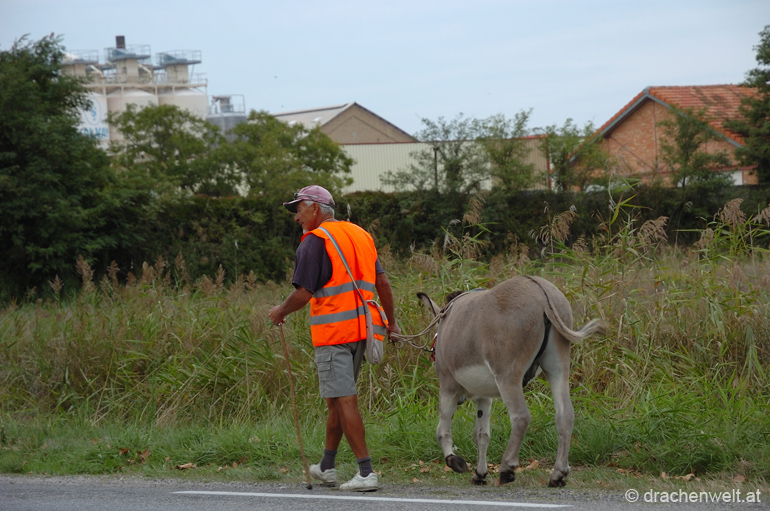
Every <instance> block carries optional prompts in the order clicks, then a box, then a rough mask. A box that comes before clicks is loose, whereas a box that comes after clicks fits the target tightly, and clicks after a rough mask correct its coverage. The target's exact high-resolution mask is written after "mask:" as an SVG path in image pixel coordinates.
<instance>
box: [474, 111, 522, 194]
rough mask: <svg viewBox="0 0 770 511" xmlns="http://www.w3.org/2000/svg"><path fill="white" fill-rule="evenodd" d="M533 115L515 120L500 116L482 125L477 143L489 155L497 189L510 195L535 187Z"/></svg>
mask: <svg viewBox="0 0 770 511" xmlns="http://www.w3.org/2000/svg"><path fill="white" fill-rule="evenodd" d="M531 113H532V111H531V110H530V111H527V112H524V111H522V112H519V113H517V114H516V115H515V116H514V118H513V119H507V118H506V117H505V116H504V115H502V114H498V115H493V116H492V117H489V118H488V119H485V120H483V121H481V123H480V128H481V129H480V133H479V134H478V138H477V140H478V141H479V142H480V143H481V145H482V146H483V147H484V149H485V150H486V152H487V157H488V159H489V163H490V165H491V166H490V173H491V176H492V178H493V179H495V185H496V186H500V187H501V188H503V189H504V190H505V191H506V192H507V193H516V192H519V191H522V190H527V189H529V188H531V187H532V185H533V184H534V183H535V179H536V177H537V176H535V164H534V163H531V162H528V159H529V156H530V154H529V153H530V150H531V149H530V147H529V146H528V145H527V142H526V139H525V137H527V136H528V135H529V130H528V129H527V123H528V122H529V116H530V114H531Z"/></svg>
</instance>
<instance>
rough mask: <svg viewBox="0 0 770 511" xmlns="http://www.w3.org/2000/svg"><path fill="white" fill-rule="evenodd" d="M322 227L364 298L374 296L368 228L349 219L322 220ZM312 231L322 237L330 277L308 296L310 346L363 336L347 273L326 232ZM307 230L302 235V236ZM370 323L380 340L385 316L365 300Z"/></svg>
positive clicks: (362, 321)
mask: <svg viewBox="0 0 770 511" xmlns="http://www.w3.org/2000/svg"><path fill="white" fill-rule="evenodd" d="M323 228H324V229H326V230H327V231H329V233H330V234H331V235H332V236H333V237H334V240H335V241H336V242H337V245H338V246H339V247H340V250H342V253H343V254H344V255H345V259H346V260H347V262H348V266H349V267H350V271H351V273H352V274H353V277H354V278H355V279H356V283H357V284H358V288H359V289H360V290H361V294H362V295H363V297H364V299H365V300H373V299H374V291H375V285H374V283H375V279H376V273H375V270H374V264H375V262H376V261H377V249H376V248H375V247H374V240H372V237H371V236H370V235H369V233H368V232H366V231H365V230H363V229H362V228H361V227H359V226H357V225H355V224H352V223H350V222H324V223H323ZM311 233H312V234H314V235H316V236H318V237H319V238H321V239H323V240H324V243H325V245H326V253H327V254H329V259H331V262H332V277H331V278H330V279H329V282H327V283H326V285H325V286H324V287H322V288H321V289H318V290H316V292H315V293H313V297H312V298H311V299H310V334H311V337H312V339H313V346H331V345H334V344H344V343H348V342H356V341H360V340H362V339H366V319H365V316H364V309H363V304H362V303H361V298H360V297H359V296H358V292H357V291H356V289H355V287H354V286H353V283H352V282H351V279H350V275H348V272H347V270H346V269H345V265H344V264H343V262H342V259H341V258H340V256H339V254H338V253H337V249H336V248H335V247H334V245H333V243H332V241H331V240H330V239H329V236H328V235H327V234H326V233H325V232H323V231H322V230H321V229H314V230H313V231H311ZM308 234H310V233H307V234H305V235H304V236H302V239H303V240H304V239H305V236H307V235H308ZM369 308H370V310H371V311H372V320H373V323H374V336H375V338H376V339H380V340H382V339H383V338H384V336H385V334H386V333H387V330H386V327H385V325H386V324H387V323H386V319H385V318H384V317H382V314H380V311H379V309H378V308H377V307H376V306H374V305H372V304H369Z"/></svg>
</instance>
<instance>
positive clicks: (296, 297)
mask: <svg viewBox="0 0 770 511" xmlns="http://www.w3.org/2000/svg"><path fill="white" fill-rule="evenodd" d="M312 297H313V294H312V293H311V292H310V291H308V290H307V289H305V288H302V287H298V288H296V289H295V290H294V291H292V292H291V294H290V295H289V296H288V297H286V300H284V302H283V303H282V304H281V305H276V306H275V307H273V308H272V309H270V311H269V312H268V313H267V317H268V318H270V321H272V322H273V324H274V325H276V326H277V325H280V324H281V323H283V322H284V321H286V316H287V315H289V314H291V313H292V312H294V311H298V310H300V309H301V308H302V307H304V306H305V305H307V302H309V301H310V299H311V298H312Z"/></svg>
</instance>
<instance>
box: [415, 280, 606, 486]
mask: <svg viewBox="0 0 770 511" xmlns="http://www.w3.org/2000/svg"><path fill="white" fill-rule="evenodd" d="M417 296H418V297H419V298H420V300H421V301H422V302H423V303H424V304H425V305H426V306H427V307H428V308H429V309H430V310H431V311H432V312H433V314H434V315H442V316H443V317H442V319H441V320H440V322H439V326H438V333H437V338H436V343H435V357H436V372H437V373H438V379H439V387H440V390H439V408H440V410H439V412H440V418H439V423H438V428H437V430H436V437H437V438H438V442H439V444H440V445H441V449H442V451H443V452H444V459H445V461H446V464H447V465H448V466H449V467H451V468H452V469H453V470H454V471H455V472H466V471H467V470H468V464H467V463H466V462H465V460H464V459H463V458H462V457H460V456H458V455H456V454H455V453H454V452H453V449H452V445H453V444H452V432H451V422H452V416H453V415H454V413H455V411H456V410H457V406H458V404H460V403H462V401H463V399H464V398H466V397H467V398H470V399H473V400H474V401H475V402H476V406H477V414H476V427H475V429H474V432H473V439H474V441H475V442H476V446H477V447H478V460H477V462H476V473H475V474H474V475H473V477H472V481H473V483H474V484H486V478H487V447H488V446H489V415H490V409H491V407H492V399H493V398H496V397H500V398H502V400H503V402H504V403H505V405H506V407H507V408H508V415H509V416H510V420H511V437H510V439H509V440H508V447H507V448H506V450H505V453H504V454H503V459H502V461H501V463H500V484H504V483H509V482H511V481H513V480H514V478H515V470H516V467H517V466H518V465H519V448H520V447H521V441H522V439H523V438H524V433H525V432H526V430H527V426H528V425H529V421H530V418H531V416H530V413H529V410H528V409H527V403H526V401H525V399H524V390H523V387H524V385H526V383H527V382H528V381H529V380H530V379H531V378H533V377H534V376H535V374H536V373H537V372H539V368H542V370H543V372H544V373H545V375H546V377H547V378H548V383H549V384H550V386H551V393H552V394H553V402H554V406H555V408H556V428H557V430H558V432H559V447H558V451H557V454H556V463H555V464H554V467H553V470H551V474H550V477H549V481H548V486H564V484H565V480H564V478H565V477H566V476H567V474H568V473H569V470H570V468H569V461H568V455H569V444H570V437H571V435H572V426H573V423H574V422H575V414H574V411H573V409H572V403H571V402H570V396H569V351H570V344H571V343H573V342H577V341H580V340H582V339H584V338H586V337H588V336H590V335H592V334H595V333H602V332H604V325H603V324H602V323H601V322H599V321H598V320H592V321H590V322H589V323H587V324H586V325H585V326H584V327H583V328H581V329H580V330H577V331H575V330H572V309H571V308H570V304H569V302H568V301H567V298H565V296H564V294H562V292H561V291H559V290H558V289H557V288H556V286H554V285H553V284H552V283H550V282H548V281H547V280H544V279H542V278H539V277H526V276H517V277H513V278H512V279H510V280H507V281H505V282H503V283H501V284H499V285H497V286H495V287H493V288H492V289H489V290H477V291H469V292H466V293H462V294H460V295H459V296H456V297H454V299H451V301H450V302H449V303H448V304H447V306H446V307H445V308H444V309H443V310H442V309H440V308H439V307H438V306H437V305H436V303H435V302H434V301H433V300H431V299H430V298H429V297H428V296H427V295H426V294H425V293H418V294H417ZM551 325H553V328H551Z"/></svg>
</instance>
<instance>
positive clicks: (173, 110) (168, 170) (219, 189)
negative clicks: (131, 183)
mask: <svg viewBox="0 0 770 511" xmlns="http://www.w3.org/2000/svg"><path fill="white" fill-rule="evenodd" d="M107 121H108V122H109V123H110V125H112V126H114V127H115V128H116V129H117V130H118V131H119V132H120V134H121V137H122V138H121V139H119V140H117V141H113V142H112V143H111V144H110V153H111V154H112V155H113V160H114V162H115V163H116V164H117V165H118V166H119V167H122V168H123V169H124V170H125V171H127V172H129V173H134V174H136V175H137V176H139V177H141V178H142V179H144V180H147V178H149V180H150V181H149V183H150V185H151V188H153V189H155V190H156V191H161V190H163V189H171V190H174V189H179V188H181V189H182V190H187V191H189V192H191V193H198V194H207V195H232V194H234V193H235V189H236V186H237V185H238V184H239V179H238V176H237V175H236V173H235V172H234V170H233V168H232V166H229V165H227V164H223V163H222V162H221V161H220V160H219V159H218V158H213V157H212V154H213V153H214V150H215V149H216V148H217V147H218V146H220V145H222V144H224V142H225V138H224V137H223V136H222V135H221V134H220V133H219V129H218V128H217V127H216V126H214V125H212V124H210V123H208V122H206V121H205V120H204V119H201V118H200V117H198V116H196V115H195V114H193V113H191V112H189V111H187V110H185V109H183V108H179V107H178V106H176V105H160V106H157V105H150V106H146V107H144V108H138V107H137V106H136V105H132V104H129V105H128V106H127V107H126V110H125V111H123V112H120V113H117V114H116V113H110V114H109V115H108V118H107ZM217 154H219V153H217Z"/></svg>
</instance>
